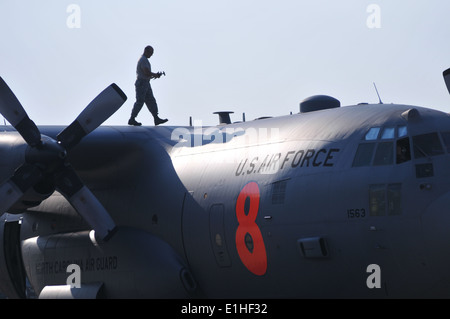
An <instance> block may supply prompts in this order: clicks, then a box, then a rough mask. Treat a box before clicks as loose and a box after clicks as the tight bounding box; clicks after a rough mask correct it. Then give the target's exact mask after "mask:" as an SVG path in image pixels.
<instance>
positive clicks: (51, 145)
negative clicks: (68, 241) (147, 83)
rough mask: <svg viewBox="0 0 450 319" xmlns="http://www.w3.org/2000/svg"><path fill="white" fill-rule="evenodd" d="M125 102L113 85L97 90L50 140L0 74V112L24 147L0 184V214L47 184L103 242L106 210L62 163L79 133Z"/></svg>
mask: <svg viewBox="0 0 450 319" xmlns="http://www.w3.org/2000/svg"><path fill="white" fill-rule="evenodd" d="M126 100H127V97H126V95H125V94H124V93H123V91H122V90H121V89H120V88H119V87H118V86H117V85H116V84H114V83H113V84H111V85H110V86H108V87H107V88H106V89H105V90H103V91H102V92H101V93H100V94H99V95H98V96H97V97H96V98H95V99H94V100H92V102H91V103H89V104H88V106H87V107H86V108H85V109H84V110H83V111H82V112H81V113H80V115H79V116H78V117H77V118H76V119H75V121H73V122H72V124H70V125H69V126H68V127H66V128H65V129H64V130H63V131H61V132H60V133H59V134H58V135H57V137H56V140H54V139H52V138H50V137H48V136H45V135H41V133H40V131H39V129H38V128H37V126H36V124H35V123H34V122H33V121H32V120H31V119H30V118H29V117H28V115H27V113H26V112H25V110H24V108H23V107H22V105H21V104H20V102H19V100H18V99H17V98H16V96H15V95H14V93H13V92H12V90H11V89H10V88H9V87H8V85H7V84H6V82H5V81H4V80H3V79H2V78H1V77H0V113H1V114H2V115H3V116H4V117H5V119H6V120H7V121H8V122H9V123H10V124H11V125H12V126H13V127H14V128H15V129H16V130H17V131H18V132H19V134H20V135H21V136H22V137H23V139H24V140H25V142H26V143H27V144H28V147H27V149H26V151H25V163H24V164H22V166H20V167H19V168H18V169H16V171H15V172H14V174H13V176H12V177H11V178H10V179H9V180H7V181H6V182H4V183H3V184H1V185H0V212H6V211H8V210H9V209H10V208H11V207H12V206H14V204H15V203H17V201H19V200H20V198H21V197H22V196H23V195H24V194H25V193H26V192H27V190H29V189H31V188H32V187H35V186H36V185H39V184H45V185H52V187H53V191H54V190H58V192H60V193H61V194H62V195H63V196H64V197H65V198H66V199H67V201H68V202H69V203H70V204H71V205H72V206H73V207H74V208H75V210H76V211H77V212H78V213H79V214H80V215H81V216H82V217H83V218H84V220H85V221H86V222H87V223H88V224H89V225H90V226H91V227H92V228H93V229H94V230H95V234H96V237H97V238H98V239H100V240H103V241H107V240H108V239H109V238H111V236H112V235H113V234H114V232H115V231H116V225H115V223H114V221H113V220H112V218H111V216H110V215H109V213H108V212H107V211H106V209H105V208H104V207H103V205H102V204H101V203H100V202H99V201H98V199H97V198H96V197H95V195H94V194H93V193H92V192H91V191H90V190H89V189H88V188H87V187H86V186H85V185H84V184H83V182H82V180H81V179H80V178H79V177H78V175H77V173H76V172H75V170H74V169H73V168H72V166H71V165H70V164H69V163H68V161H67V156H66V155H67V152H68V151H70V150H71V149H72V148H73V147H74V146H75V145H77V144H78V143H79V142H80V141H81V139H82V138H83V137H85V136H86V135H88V134H89V133H90V132H92V131H93V130H95V129H96V128H97V127H99V126H100V125H101V124H102V123H103V122H104V121H106V120H107V119H108V118H109V117H110V116H111V115H112V114H114V113H115V112H116V111H117V110H118V109H119V108H120V107H121V106H122V105H123V103H124V102H125V101H126Z"/></svg>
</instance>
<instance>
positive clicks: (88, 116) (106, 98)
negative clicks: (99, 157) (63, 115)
mask: <svg viewBox="0 0 450 319" xmlns="http://www.w3.org/2000/svg"><path fill="white" fill-rule="evenodd" d="M126 100H127V96H126V95H125V93H123V91H122V90H121V89H120V88H119V87H118V86H117V85H116V84H115V83H113V84H111V85H110V86H108V87H107V88H106V89H105V90H103V91H102V92H101V93H100V94H99V95H98V96H97V97H96V98H95V99H94V100H93V101H92V102H91V103H89V105H88V106H87V107H86V108H85V109H84V110H83V112H81V114H80V115H79V116H78V117H77V118H76V119H75V121H73V122H72V124H70V125H69V126H68V127H66V128H65V129H64V130H63V131H62V132H61V133H59V134H58V136H57V139H58V141H59V142H60V143H61V144H62V145H63V146H64V147H65V148H66V149H70V148H72V147H73V146H75V145H76V144H78V142H79V141H80V140H81V139H82V138H83V137H85V136H86V135H87V134H89V133H90V132H92V131H93V130H95V129H96V128H97V127H99V126H100V125H101V124H102V123H103V122H104V121H106V120H107V119H108V118H109V117H110V116H111V115H113V114H114V113H115V112H116V111H117V110H118V109H119V108H120V107H121V106H122V105H123V103H125V101H126Z"/></svg>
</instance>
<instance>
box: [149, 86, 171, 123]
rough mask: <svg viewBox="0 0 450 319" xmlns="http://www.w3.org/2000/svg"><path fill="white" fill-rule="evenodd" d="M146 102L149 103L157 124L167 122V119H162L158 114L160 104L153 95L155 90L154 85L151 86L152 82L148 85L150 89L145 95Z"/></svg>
mask: <svg viewBox="0 0 450 319" xmlns="http://www.w3.org/2000/svg"><path fill="white" fill-rule="evenodd" d="M145 104H146V105H147V108H148V110H149V111H150V113H151V114H152V115H153V119H154V121H155V125H159V124H162V123H166V122H167V119H160V118H159V116H158V104H157V103H156V99H155V97H154V95H153V90H152V87H151V86H150V83H149V85H148V89H147V92H146V95H145Z"/></svg>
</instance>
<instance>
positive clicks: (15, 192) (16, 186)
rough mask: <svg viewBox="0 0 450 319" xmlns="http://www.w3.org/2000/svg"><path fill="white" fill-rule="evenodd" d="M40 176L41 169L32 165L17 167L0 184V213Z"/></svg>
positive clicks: (9, 206) (10, 205)
mask: <svg viewBox="0 0 450 319" xmlns="http://www.w3.org/2000/svg"><path fill="white" fill-rule="evenodd" d="M41 176H42V174H41V171H40V170H39V169H38V168H37V167H36V166H34V165H31V164H24V165H22V166H21V167H19V168H18V169H17V170H16V171H15V172H14V175H13V176H12V177H11V178H10V179H9V180H7V181H6V182H5V183H3V184H2V185H0V214H3V213H4V212H7V211H8V210H9V209H10V208H11V207H12V206H13V205H14V204H15V203H16V202H17V201H18V200H19V199H20V198H21V197H22V196H23V194H24V193H25V192H26V191H27V190H28V189H30V188H31V187H33V186H34V185H35V184H36V183H37V182H38V181H39V180H40V178H41Z"/></svg>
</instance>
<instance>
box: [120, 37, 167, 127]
mask: <svg viewBox="0 0 450 319" xmlns="http://www.w3.org/2000/svg"><path fill="white" fill-rule="evenodd" d="M153 52H154V50H153V48H152V47H151V46H150V45H148V46H146V47H145V49H144V54H143V55H142V56H141V58H140V59H139V61H138V63H137V67H136V76H137V79H136V82H135V83H134V85H135V87H136V102H135V103H134V106H133V110H132V111H131V117H130V119H129V120H128V124H129V125H135V126H139V125H142V123H139V122H137V121H136V116H137V115H138V114H139V112H140V111H141V109H142V106H143V105H144V103H145V104H146V105H147V108H148V110H149V111H150V113H151V114H152V115H153V118H154V121H155V125H159V124H162V123H166V122H167V121H168V120H167V119H161V118H159V116H158V105H157V104H156V100H155V97H154V96H153V91H152V87H151V86H150V80H151V79H159V78H160V77H161V75H163V74H164V73H163V72H158V73H153V72H152V68H151V66H150V62H149V61H148V59H150V57H151V56H152V55H153Z"/></svg>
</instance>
